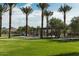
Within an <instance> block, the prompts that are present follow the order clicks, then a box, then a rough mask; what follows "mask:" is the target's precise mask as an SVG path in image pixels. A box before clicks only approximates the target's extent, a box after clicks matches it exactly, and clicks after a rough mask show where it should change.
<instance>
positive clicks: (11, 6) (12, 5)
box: [5, 3, 16, 38]
mask: <svg viewBox="0 0 79 59" xmlns="http://www.w3.org/2000/svg"><path fill="white" fill-rule="evenodd" d="M5 5H7V7H8V8H9V9H8V10H9V36H8V38H10V37H11V36H10V34H11V19H12V18H11V17H12V9H13V7H14V6H15V5H16V4H15V3H6V4H5Z"/></svg>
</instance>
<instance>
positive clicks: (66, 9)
mask: <svg viewBox="0 0 79 59" xmlns="http://www.w3.org/2000/svg"><path fill="white" fill-rule="evenodd" d="M71 9H72V7H70V6H69V5H67V4H64V6H62V5H61V7H60V8H59V9H58V11H59V12H63V14H64V16H63V19H64V37H65V36H66V13H67V12H68V11H70V10H71Z"/></svg>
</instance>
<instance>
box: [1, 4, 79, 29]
mask: <svg viewBox="0 0 79 59" xmlns="http://www.w3.org/2000/svg"><path fill="white" fill-rule="evenodd" d="M36 5H37V3H29V4H28V3H19V4H17V5H16V7H14V8H13V11H12V12H13V13H12V27H16V28H18V27H19V26H25V14H23V13H22V11H21V10H20V8H22V7H26V6H31V7H32V8H33V12H32V13H31V14H30V15H29V21H28V23H29V24H28V25H30V26H33V27H37V26H40V24H41V10H40V9H39V8H38V7H37V6H36ZM61 5H63V4H62V3H49V8H48V10H51V11H53V12H54V14H53V15H52V16H51V17H56V18H60V19H61V20H62V21H63V14H62V13H60V12H58V8H59V7H60V6H61ZM68 5H69V6H71V7H72V10H71V11H70V12H68V13H67V21H66V23H67V24H69V23H70V21H71V19H72V18H73V17H74V16H79V4H77V3H70V4H68ZM2 17H3V21H2V23H3V24H2V26H3V27H7V28H8V22H9V15H8V11H7V12H5V13H3V16H2ZM51 17H50V18H51ZM45 26H46V19H45V17H44V27H45Z"/></svg>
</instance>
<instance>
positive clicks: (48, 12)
mask: <svg viewBox="0 0 79 59" xmlns="http://www.w3.org/2000/svg"><path fill="white" fill-rule="evenodd" d="M44 15H45V16H47V17H48V16H51V15H53V12H51V11H48V10H44Z"/></svg>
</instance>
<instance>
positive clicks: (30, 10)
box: [21, 7, 33, 36]
mask: <svg viewBox="0 0 79 59" xmlns="http://www.w3.org/2000/svg"><path fill="white" fill-rule="evenodd" d="M21 10H22V12H23V13H24V14H26V29H25V33H26V36H27V32H28V15H29V14H30V13H32V11H33V10H32V8H31V7H25V8H24V7H23V8H21Z"/></svg>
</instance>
